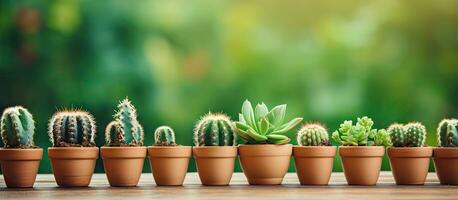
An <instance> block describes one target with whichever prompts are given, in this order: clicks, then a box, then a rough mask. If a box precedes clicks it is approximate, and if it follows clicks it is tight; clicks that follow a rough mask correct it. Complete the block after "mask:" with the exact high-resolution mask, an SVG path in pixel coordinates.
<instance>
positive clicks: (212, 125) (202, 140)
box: [193, 113, 236, 146]
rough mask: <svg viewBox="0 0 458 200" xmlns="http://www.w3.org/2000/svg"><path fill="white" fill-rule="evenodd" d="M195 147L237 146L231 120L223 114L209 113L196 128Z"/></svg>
mask: <svg viewBox="0 0 458 200" xmlns="http://www.w3.org/2000/svg"><path fill="white" fill-rule="evenodd" d="M193 136H194V145H195V146H235V145H236V133H235V128H234V125H233V122H232V121H231V120H230V118H229V117H228V116H227V115H225V114H221V113H208V114H207V115H205V116H204V117H202V119H201V120H200V121H199V122H198V123H197V125H196V127H195V128H194V134H193Z"/></svg>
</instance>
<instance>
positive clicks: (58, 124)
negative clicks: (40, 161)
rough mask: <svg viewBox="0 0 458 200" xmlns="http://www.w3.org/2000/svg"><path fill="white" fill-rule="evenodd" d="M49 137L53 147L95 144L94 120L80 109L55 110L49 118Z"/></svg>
mask: <svg viewBox="0 0 458 200" xmlns="http://www.w3.org/2000/svg"><path fill="white" fill-rule="evenodd" d="M48 131H49V132H48V134H49V138H50V140H51V142H52V144H53V146H54V147H93V146H95V132H96V127H95V120H94V117H92V115H91V114H89V113H88V112H86V111H82V110H63V111H58V112H56V113H55V114H54V115H53V116H52V118H51V119H50V120H49V127H48Z"/></svg>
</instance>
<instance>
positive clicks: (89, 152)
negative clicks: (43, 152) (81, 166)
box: [48, 147, 99, 160]
mask: <svg viewBox="0 0 458 200" xmlns="http://www.w3.org/2000/svg"><path fill="white" fill-rule="evenodd" d="M81 152H86V154H82V153H81ZM48 157H49V159H64V160H66V159H69V160H71V159H76V160H77V159H97V158H98V157H99V147H48Z"/></svg>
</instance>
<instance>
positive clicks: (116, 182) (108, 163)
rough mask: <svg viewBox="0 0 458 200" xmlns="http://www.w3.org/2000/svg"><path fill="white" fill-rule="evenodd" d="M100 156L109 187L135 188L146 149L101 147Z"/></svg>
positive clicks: (139, 147) (142, 147) (141, 147)
mask: <svg viewBox="0 0 458 200" xmlns="http://www.w3.org/2000/svg"><path fill="white" fill-rule="evenodd" d="M100 155H101V156H102V160H103V167H104V169H105V174H106V175H107V179H108V182H109V183H110V186H114V187H133V186H137V184H138V181H139V180H140V176H141V174H142V170H143V163H144V161H145V157H146V147H144V146H138V147H135V146H132V147H131V146H129V147H101V148H100Z"/></svg>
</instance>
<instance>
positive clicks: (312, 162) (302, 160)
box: [293, 146, 337, 185]
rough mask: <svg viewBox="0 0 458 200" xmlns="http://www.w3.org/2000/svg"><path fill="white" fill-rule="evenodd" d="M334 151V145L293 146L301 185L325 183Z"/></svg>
mask: <svg viewBox="0 0 458 200" xmlns="http://www.w3.org/2000/svg"><path fill="white" fill-rule="evenodd" d="M336 152H337V147H336V146H295V147H293V156H294V163H295V164H296V173H297V176H298V177H299V182H300V183H301V185H327V184H328V182H329V178H331V173H332V167H333V163H334V157H335V156H336Z"/></svg>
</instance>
